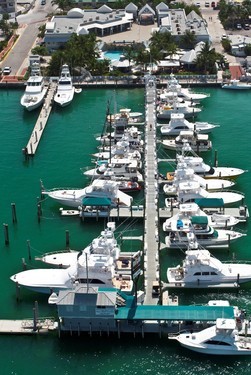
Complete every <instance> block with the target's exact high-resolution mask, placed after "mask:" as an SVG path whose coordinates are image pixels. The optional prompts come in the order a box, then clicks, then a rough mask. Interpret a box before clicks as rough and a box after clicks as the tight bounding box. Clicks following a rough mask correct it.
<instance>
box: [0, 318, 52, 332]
mask: <svg viewBox="0 0 251 375" xmlns="http://www.w3.org/2000/svg"><path fill="white" fill-rule="evenodd" d="M56 328H57V325H56V324H55V321H54V319H51V318H50V319H41V320H38V321H37V322H36V323H34V320H33V319H23V320H11V319H2V320H0V334H15V335H17V334H18V335H19V334H23V335H33V334H36V335H37V334H40V333H48V332H50V331H53V330H55V329H56Z"/></svg>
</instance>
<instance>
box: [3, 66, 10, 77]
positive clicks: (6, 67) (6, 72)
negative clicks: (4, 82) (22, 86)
mask: <svg viewBox="0 0 251 375" xmlns="http://www.w3.org/2000/svg"><path fill="white" fill-rule="evenodd" d="M10 73H11V67H10V66H5V68H4V69H3V74H4V75H6V76H7V75H8V74H10Z"/></svg>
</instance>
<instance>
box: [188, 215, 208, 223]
mask: <svg viewBox="0 0 251 375" xmlns="http://www.w3.org/2000/svg"><path fill="white" fill-rule="evenodd" d="M191 223H192V224H198V225H207V224H208V219H207V216H192V217H191Z"/></svg>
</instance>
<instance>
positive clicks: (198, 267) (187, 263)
mask: <svg viewBox="0 0 251 375" xmlns="http://www.w3.org/2000/svg"><path fill="white" fill-rule="evenodd" d="M167 279H168V282H169V283H174V284H177V286H178V287H179V286H180V287H185V288H193V287H198V286H200V287H203V286H204V287H208V286H210V285H219V284H226V285H227V284H234V283H237V284H241V283H246V282H249V281H251V264H246V263H240V262H238V263H237V262H236V263H229V262H225V263H224V262H221V261H220V260H219V259H217V258H215V257H213V256H212V255H211V254H210V253H209V251H208V250H205V249H203V250H201V249H197V250H187V251H186V257H185V259H184V260H183V262H182V264H181V265H178V266H176V267H170V268H168V269H167Z"/></svg>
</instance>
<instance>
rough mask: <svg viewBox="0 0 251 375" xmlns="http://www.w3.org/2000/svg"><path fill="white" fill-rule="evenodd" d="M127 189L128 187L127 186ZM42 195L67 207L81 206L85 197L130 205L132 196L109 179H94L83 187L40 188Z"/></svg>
mask: <svg viewBox="0 0 251 375" xmlns="http://www.w3.org/2000/svg"><path fill="white" fill-rule="evenodd" d="M128 190H129V187H128ZM42 194H43V195H47V196H49V197H50V198H52V199H54V200H56V201H57V202H59V203H60V204H62V205H64V206H67V207H75V208H78V207H79V206H82V204H83V201H84V199H85V198H92V199H93V200H94V201H95V199H99V198H106V199H108V200H109V201H110V205H111V207H117V206H118V204H119V206H121V207H123V206H124V207H130V206H131V203H132V197H130V196H129V195H127V194H125V193H124V192H122V191H120V190H119V187H118V183H117V182H116V181H111V180H101V179H96V180H94V181H93V182H92V184H91V185H89V186H87V187H85V188H83V189H53V190H49V191H48V190H47V191H46V190H42Z"/></svg>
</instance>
